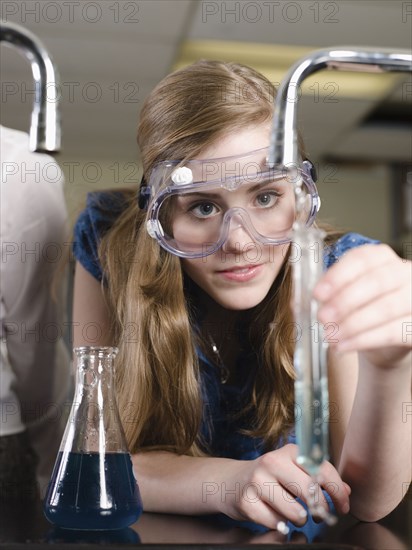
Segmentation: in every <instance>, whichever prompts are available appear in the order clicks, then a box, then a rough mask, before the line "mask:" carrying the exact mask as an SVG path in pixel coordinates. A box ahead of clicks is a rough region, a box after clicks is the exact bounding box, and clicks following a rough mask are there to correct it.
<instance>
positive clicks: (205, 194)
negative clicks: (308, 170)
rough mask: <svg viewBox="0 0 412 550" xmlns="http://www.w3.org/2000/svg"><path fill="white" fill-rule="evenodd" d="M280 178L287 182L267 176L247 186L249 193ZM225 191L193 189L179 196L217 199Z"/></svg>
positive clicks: (276, 181)
mask: <svg viewBox="0 0 412 550" xmlns="http://www.w3.org/2000/svg"><path fill="white" fill-rule="evenodd" d="M279 180H281V182H282V183H284V182H285V178H283V177H279V178H278V179H276V180H275V179H272V178H270V177H267V178H265V179H264V180H263V181H261V182H260V183H255V184H254V185H252V186H250V187H248V188H247V193H249V194H252V193H255V192H256V191H259V190H260V189H262V188H265V187H266V186H268V185H271V184H274V183H275V184H278V183H279ZM236 191H237V189H236ZM224 192H225V191H224V190H222V192H221V193H210V192H208V191H192V192H189V193H182V194H177V197H178V198H179V199H185V198H188V199H189V200H190V199H192V198H196V199H209V200H212V199H214V200H217V199H221V198H222V193H224Z"/></svg>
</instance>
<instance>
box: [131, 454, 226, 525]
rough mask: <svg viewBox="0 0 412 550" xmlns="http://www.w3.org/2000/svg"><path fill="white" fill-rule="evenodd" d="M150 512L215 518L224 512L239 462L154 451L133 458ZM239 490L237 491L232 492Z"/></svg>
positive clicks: (141, 489) (146, 506) (137, 476)
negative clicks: (226, 494)
mask: <svg viewBox="0 0 412 550" xmlns="http://www.w3.org/2000/svg"><path fill="white" fill-rule="evenodd" d="M132 459H133V466H134V471H135V475H136V479H137V482H138V484H139V488H140V491H141V494H142V500H143V507H144V510H145V511H147V512H160V513H176V514H189V515H197V514H213V513H217V512H219V511H221V506H220V504H221V503H222V502H223V497H224V494H223V493H224V492H225V491H229V490H230V489H231V488H230V487H226V484H225V482H224V481H223V480H224V479H225V478H226V479H227V478H229V475H228V474H229V471H230V470H231V469H233V468H234V467H235V464H236V462H237V461H235V460H231V459H226V458H212V457H192V456H185V455H176V454H173V453H169V452H163V451H153V452H145V453H139V454H135V455H133V457H132ZM232 489H235V488H232Z"/></svg>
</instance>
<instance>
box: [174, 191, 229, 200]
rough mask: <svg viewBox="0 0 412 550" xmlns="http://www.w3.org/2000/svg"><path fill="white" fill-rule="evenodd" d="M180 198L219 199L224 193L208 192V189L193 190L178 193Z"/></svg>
mask: <svg viewBox="0 0 412 550" xmlns="http://www.w3.org/2000/svg"><path fill="white" fill-rule="evenodd" d="M177 198H178V199H186V198H189V199H192V198H196V199H219V198H222V195H221V194H219V193H207V192H206V191H193V193H182V194H177Z"/></svg>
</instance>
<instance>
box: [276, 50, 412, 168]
mask: <svg viewBox="0 0 412 550" xmlns="http://www.w3.org/2000/svg"><path fill="white" fill-rule="evenodd" d="M322 69H335V70H341V71H360V72H411V71H412V55H411V53H410V51H408V50H398V51H391V50H387V49H381V50H378V51H377V50H374V49H371V48H359V49H358V48H357V49H353V47H351V46H342V47H335V48H331V49H329V50H315V51H314V52H312V53H311V54H309V55H308V56H306V57H304V58H302V59H301V60H299V61H298V62H297V63H296V64H295V65H293V66H292V68H291V69H290V70H289V72H288V73H287V75H286V76H285V78H284V79H283V80H282V83H281V85H280V87H279V91H278V94H277V97H276V100H275V112H274V118H273V128H272V136H271V145H270V150H269V157H268V162H269V166H270V167H271V168H273V167H274V166H276V165H282V166H286V167H287V166H296V165H297V163H298V157H299V155H298V132H297V108H298V99H299V92H300V87H301V85H302V82H303V81H304V80H305V79H306V78H307V77H308V76H310V75H311V74H313V73H315V72H317V71H320V70H322Z"/></svg>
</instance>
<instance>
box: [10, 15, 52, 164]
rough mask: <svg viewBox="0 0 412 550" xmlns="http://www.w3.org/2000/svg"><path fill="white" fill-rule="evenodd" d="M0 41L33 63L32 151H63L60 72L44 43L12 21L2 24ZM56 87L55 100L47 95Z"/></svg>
mask: <svg viewBox="0 0 412 550" xmlns="http://www.w3.org/2000/svg"><path fill="white" fill-rule="evenodd" d="M0 42H3V43H4V45H6V46H14V47H16V48H18V49H19V50H21V51H22V53H23V54H24V55H25V57H26V58H27V59H28V60H29V61H30V64H31V70H32V74H33V78H34V81H35V97H34V103H33V110H32V115H31V125H30V150H31V151H34V152H45V153H55V152H58V151H59V149H60V112H59V103H58V93H57V92H58V90H57V87H58V83H59V78H58V73H57V69H56V67H55V65H54V63H53V61H52V59H51V57H50V55H49V54H48V52H47V50H46V48H45V47H44V45H43V44H42V42H41V41H40V40H39V39H38V38H37V36H35V35H34V34H32V33H31V32H30V31H28V30H27V29H25V28H24V27H22V26H20V25H17V24H15V23H11V22H4V21H2V22H1V24H0ZM50 88H54V93H53V100H49V99H48V97H47V92H48V90H50Z"/></svg>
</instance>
